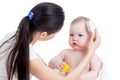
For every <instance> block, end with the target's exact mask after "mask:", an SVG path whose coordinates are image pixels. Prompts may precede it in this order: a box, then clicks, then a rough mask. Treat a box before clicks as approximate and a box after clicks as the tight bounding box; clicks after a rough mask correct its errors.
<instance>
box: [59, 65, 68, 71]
mask: <svg viewBox="0 0 120 80" xmlns="http://www.w3.org/2000/svg"><path fill="white" fill-rule="evenodd" d="M69 68H70V65H69V64H66V65H65V66H64V67H63V68H62V69H61V72H67V71H68V70H69Z"/></svg>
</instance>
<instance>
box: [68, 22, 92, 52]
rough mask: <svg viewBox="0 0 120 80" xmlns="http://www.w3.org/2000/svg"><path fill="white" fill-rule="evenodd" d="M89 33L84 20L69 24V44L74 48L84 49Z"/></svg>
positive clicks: (86, 45)
mask: <svg viewBox="0 0 120 80" xmlns="http://www.w3.org/2000/svg"><path fill="white" fill-rule="evenodd" d="M89 40H90V33H89V32H88V30H87V28H86V24H85V22H83V21H81V22H77V23H74V24H71V26H70V33H69V44H70V46H71V47H72V48H73V49H75V50H85V49H87V47H88V43H89Z"/></svg>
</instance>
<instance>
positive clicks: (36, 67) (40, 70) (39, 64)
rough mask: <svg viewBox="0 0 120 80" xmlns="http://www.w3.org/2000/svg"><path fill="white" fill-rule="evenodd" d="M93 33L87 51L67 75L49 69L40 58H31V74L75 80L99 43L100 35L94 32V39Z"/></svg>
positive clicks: (48, 79)
mask: <svg viewBox="0 0 120 80" xmlns="http://www.w3.org/2000/svg"><path fill="white" fill-rule="evenodd" d="M93 39H94V35H92V37H91V41H90V44H89V49H88V53H87V54H86V56H85V57H84V59H83V60H82V61H81V63H80V64H79V65H78V66H77V67H76V68H75V69H74V70H73V71H71V72H70V73H69V74H68V75H66V76H65V77H63V76H60V75H59V74H57V73H56V72H54V71H53V70H52V69H50V68H49V67H48V66H47V65H45V64H44V62H43V61H42V60H41V59H33V60H31V61H30V70H31V73H32V74H33V75H35V76H36V77H37V78H38V79H40V80H75V79H76V78H78V77H80V75H81V74H82V72H83V70H84V68H85V66H87V64H88V62H89V60H90V59H91V57H92V56H93V54H94V52H95V50H96V49H97V47H98V46H99V44H100V41H101V40H100V36H98V34H97V33H96V40H95V41H94V40H93Z"/></svg>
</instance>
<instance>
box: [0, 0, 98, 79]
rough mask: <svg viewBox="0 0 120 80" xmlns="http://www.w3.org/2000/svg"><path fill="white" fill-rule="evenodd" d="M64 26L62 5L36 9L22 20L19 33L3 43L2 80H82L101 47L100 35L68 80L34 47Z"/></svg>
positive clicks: (0, 47) (0, 52)
mask: <svg viewBox="0 0 120 80" xmlns="http://www.w3.org/2000/svg"><path fill="white" fill-rule="evenodd" d="M63 23H64V12H63V10H62V8H61V7H60V6H59V5H57V4H54V3H49V2H43V3H40V4H38V5H36V6H35V7H33V8H32V10H31V11H30V13H29V14H28V15H27V16H25V17H24V18H23V19H22V20H21V22H20V24H19V26H18V30H17V31H16V32H15V33H11V34H9V35H8V36H7V37H5V38H4V39H3V40H2V41H1V42H0V71H2V72H1V73H0V78H2V79H4V80H14V79H16V80H30V77H29V76H30V73H31V74H32V75H34V76H36V77H37V78H38V79H39V80H73V79H76V78H77V77H79V76H80V75H81V73H82V71H83V70H84V67H85V66H86V65H87V63H88V62H89V60H90V58H91V57H92V55H93V53H94V51H95V50H96V48H97V47H98V46H99V43H100V37H99V36H98V34H97V32H96V40H95V41H93V37H95V35H92V37H91V42H90V44H89V49H88V54H87V55H86V56H85V57H84V59H83V61H82V62H81V63H80V64H79V65H78V67H76V68H75V69H74V70H73V71H72V72H71V73H70V74H68V75H67V76H65V77H62V76H60V75H59V74H57V73H55V72H54V71H53V70H51V69H50V68H49V67H48V66H47V65H46V64H45V63H44V61H43V60H42V59H41V57H39V56H37V53H36V52H35V51H34V49H33V47H32V45H34V44H35V42H36V41H38V40H40V41H46V40H50V39H52V38H53V37H54V36H55V35H56V34H57V33H58V32H59V31H60V29H61V28H62V26H63ZM93 46H94V47H93ZM51 75H52V76H51Z"/></svg>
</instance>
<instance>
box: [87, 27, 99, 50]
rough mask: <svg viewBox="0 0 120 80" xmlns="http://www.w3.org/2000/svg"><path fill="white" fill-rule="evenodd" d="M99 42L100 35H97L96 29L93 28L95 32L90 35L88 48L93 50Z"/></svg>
mask: <svg viewBox="0 0 120 80" xmlns="http://www.w3.org/2000/svg"><path fill="white" fill-rule="evenodd" d="M100 43H101V37H100V36H99V34H98V32H97V29H95V33H94V34H93V33H92V35H91V39H90V43H89V50H93V51H95V50H96V49H97V48H98V46H99V45H100Z"/></svg>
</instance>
